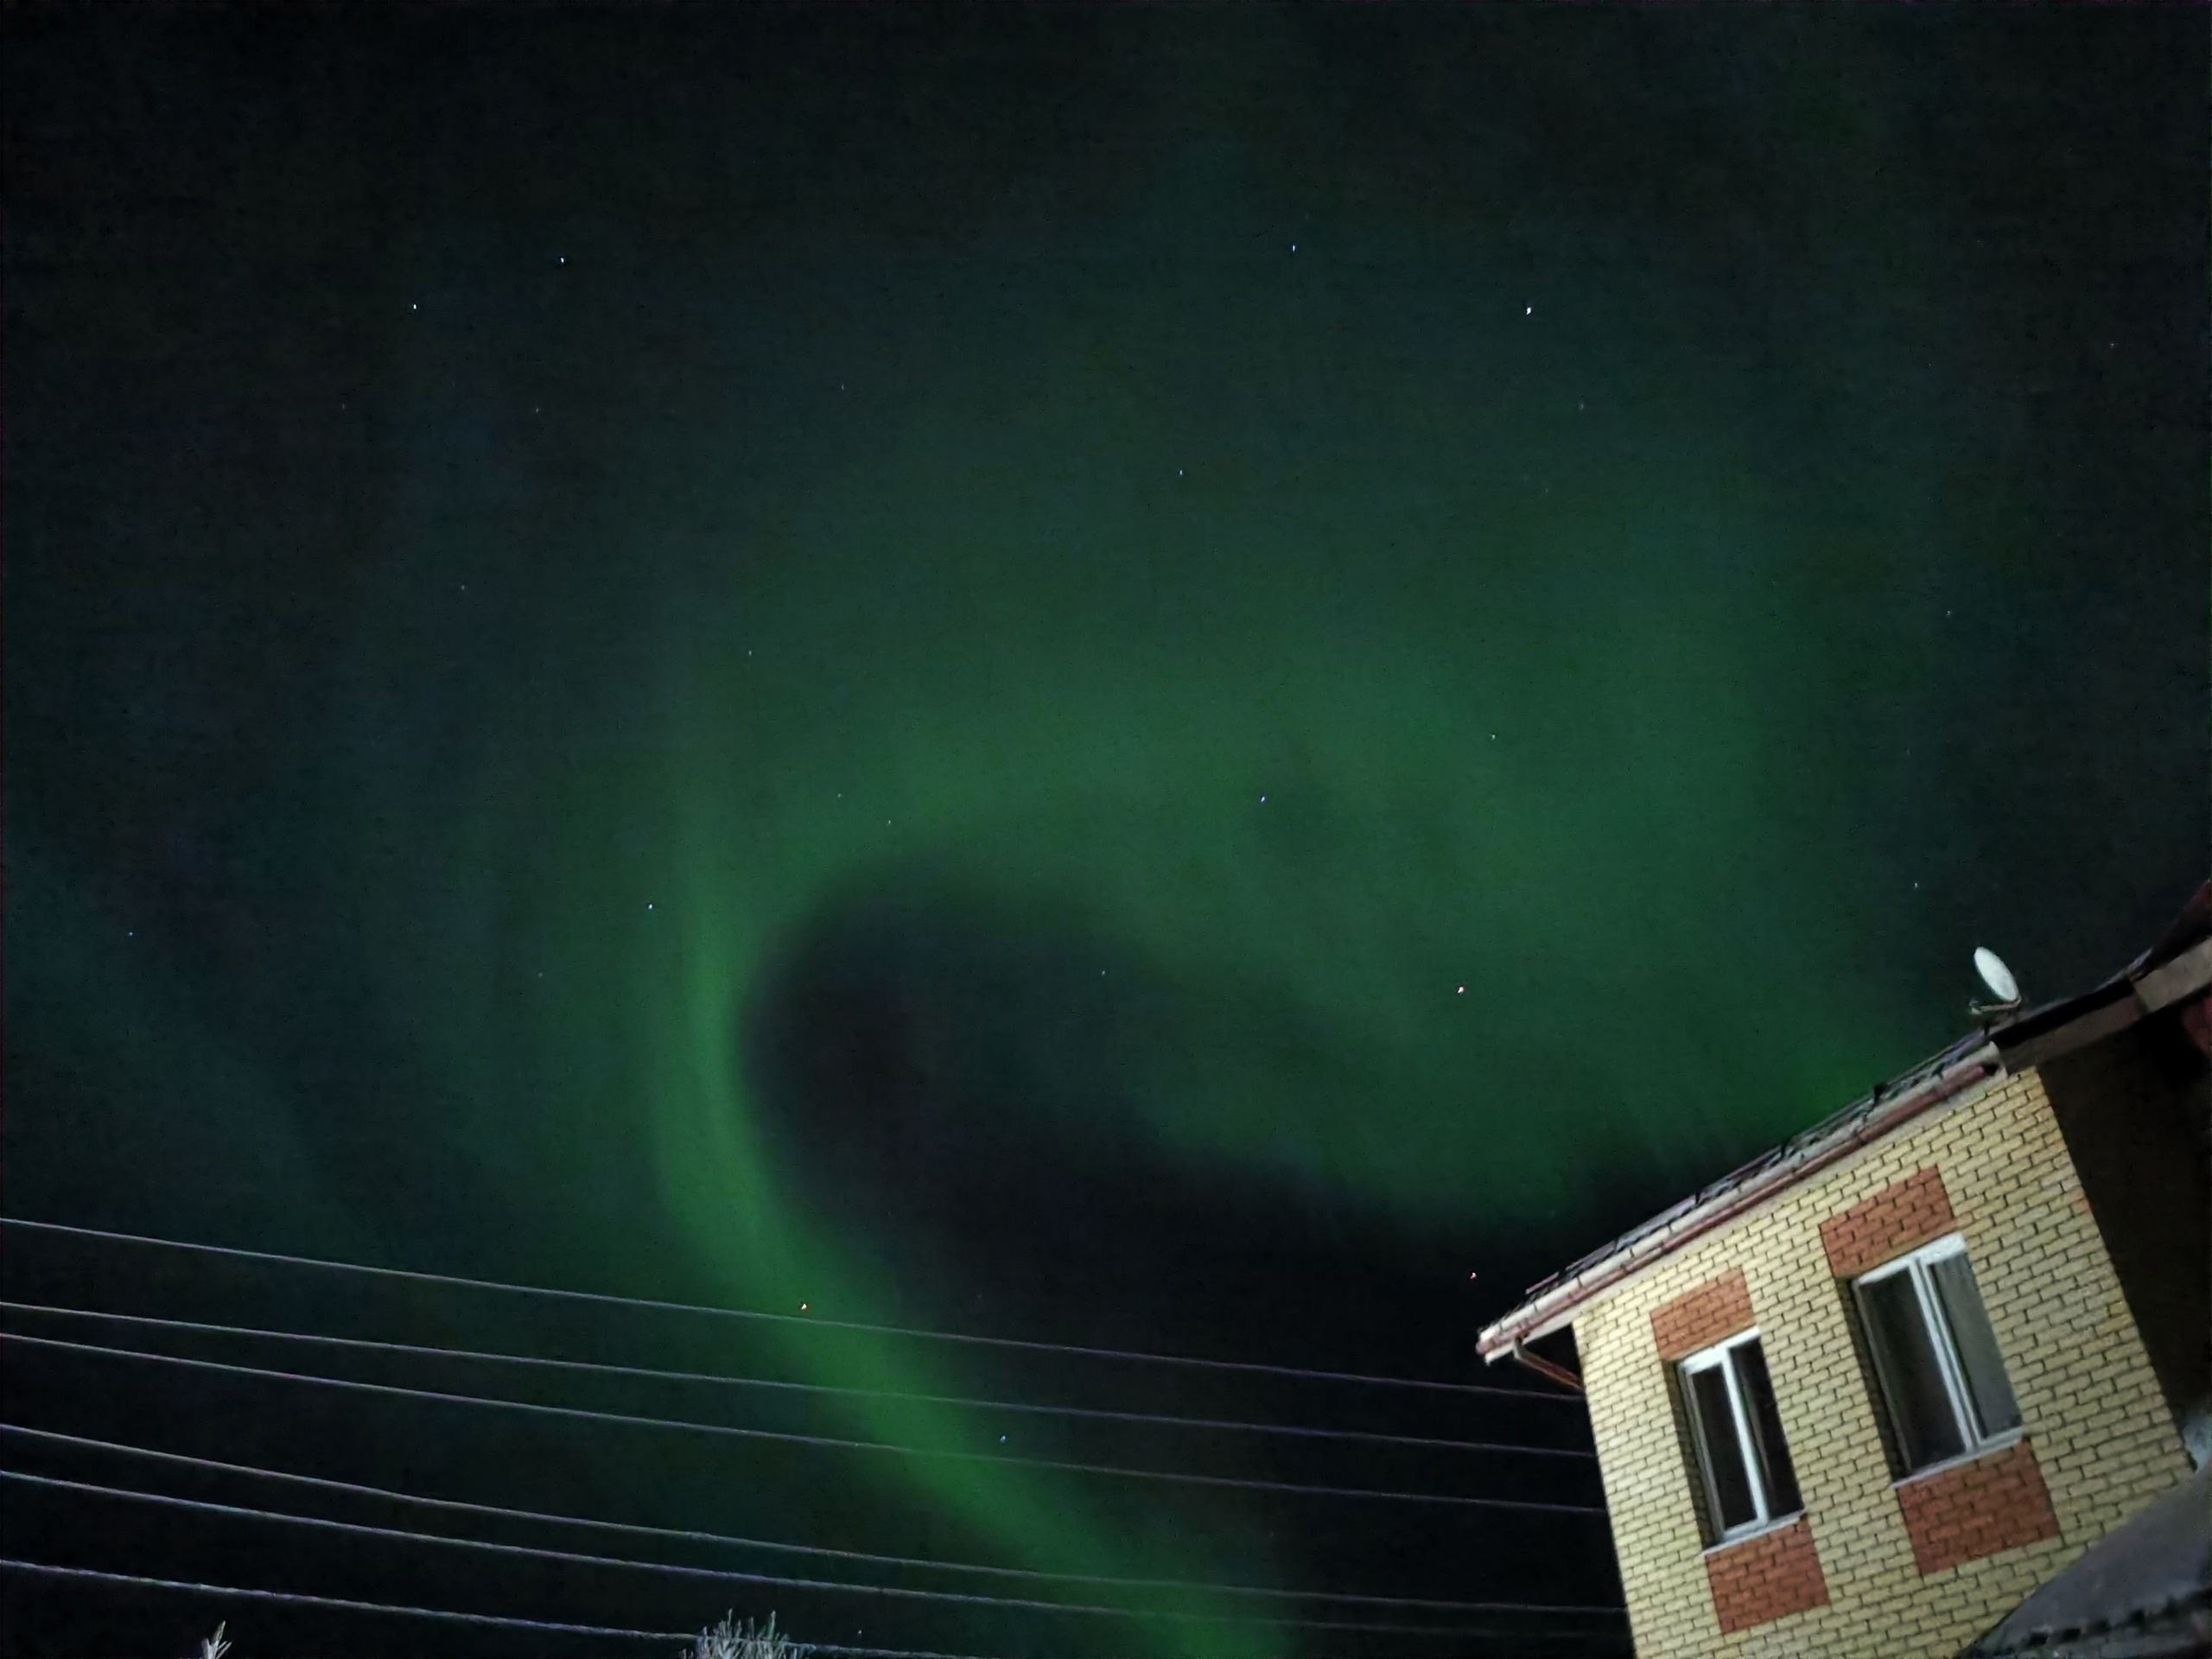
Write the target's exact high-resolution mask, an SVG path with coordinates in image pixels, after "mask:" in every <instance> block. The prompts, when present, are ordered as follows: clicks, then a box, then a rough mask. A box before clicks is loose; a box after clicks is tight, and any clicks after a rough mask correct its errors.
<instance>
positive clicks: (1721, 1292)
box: [1651, 1268, 1751, 1359]
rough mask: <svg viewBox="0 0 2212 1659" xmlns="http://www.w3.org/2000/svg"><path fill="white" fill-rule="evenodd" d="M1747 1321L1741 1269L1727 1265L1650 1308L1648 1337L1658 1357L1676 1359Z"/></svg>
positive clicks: (1746, 1290) (1707, 1345) (1748, 1310)
mask: <svg viewBox="0 0 2212 1659" xmlns="http://www.w3.org/2000/svg"><path fill="white" fill-rule="evenodd" d="M1750 1325H1751V1290H1750V1288H1749V1287H1747V1286H1746V1285H1745V1283H1744V1270H1743V1269H1742V1268H1729V1269H1728V1271H1727V1272H1726V1273H1724V1274H1721V1275H1720V1276H1719V1278H1718V1279H1714V1280H1712V1281H1709V1282H1707V1283H1706V1284H1702V1285H1700V1286H1699V1287H1697V1288H1696V1289H1695V1290H1690V1291H1685V1292H1683V1293H1682V1294H1681V1295H1680V1296H1677V1297H1675V1300H1673V1301H1671V1302H1667V1303H1664V1304H1662V1306H1658V1307H1655V1308H1653V1309H1652V1310H1651V1337H1652V1340H1654V1341H1655V1342H1656V1343H1657V1344H1659V1357H1660V1358H1662V1359H1680V1358H1681V1357H1682V1356H1683V1355H1684V1354H1694V1353H1695V1352H1697V1351H1698V1350H1699V1349H1700V1348H1710V1347H1712V1346H1713V1344H1714V1343H1716V1342H1718V1341H1719V1340H1720V1338H1723V1337H1732V1336H1734V1335H1735V1334H1736V1333H1737V1332H1738V1331H1742V1330H1746V1329H1748V1328H1749V1327H1750Z"/></svg>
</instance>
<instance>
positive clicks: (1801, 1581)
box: [1705, 1515, 1828, 1636]
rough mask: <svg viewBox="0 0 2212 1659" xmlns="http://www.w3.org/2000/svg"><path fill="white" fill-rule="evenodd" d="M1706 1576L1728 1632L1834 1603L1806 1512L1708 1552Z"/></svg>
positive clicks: (1723, 1624) (1723, 1630)
mask: <svg viewBox="0 0 2212 1659" xmlns="http://www.w3.org/2000/svg"><path fill="white" fill-rule="evenodd" d="M1705 1577H1706V1581H1707V1583H1708V1584H1710V1585H1711V1586H1713V1611H1714V1612H1716V1613H1718V1614H1719V1616H1720V1631H1721V1634H1722V1635H1724V1636H1732V1635H1733V1634H1734V1633H1735V1632H1736V1631H1738V1630H1750V1629H1751V1626H1752V1625H1754V1624H1772V1623H1773V1622H1774V1621H1775V1620H1776V1619H1777V1618H1788V1617H1789V1615H1790V1614H1792V1613H1802V1612H1803V1611H1805V1610H1806V1609H1807V1608H1808V1607H1825V1606H1827V1605H1828V1581H1827V1575H1826V1574H1824V1573H1822V1572H1821V1555H1820V1552H1819V1551H1818V1550H1816V1549H1815V1548H1813V1529H1812V1528H1811V1527H1810V1526H1809V1525H1808V1523H1807V1522H1806V1520H1805V1517H1804V1516H1802V1515H1801V1516H1798V1517H1797V1518H1796V1520H1795V1521H1793V1522H1790V1523H1789V1525H1788V1526H1786V1527H1777V1528H1776V1529H1774V1530H1773V1531H1771V1532H1763V1533H1761V1534H1759V1535H1758V1537H1756V1538H1746V1539H1745V1540H1744V1541H1743V1542H1742V1543H1740V1544H1730V1545H1729V1546H1727V1547H1726V1548H1723V1549H1716V1550H1714V1551H1713V1552H1712V1553H1711V1554H1708V1555H1707V1557H1706V1558H1705Z"/></svg>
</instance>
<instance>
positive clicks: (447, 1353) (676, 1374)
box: [0, 1301, 1598, 1460]
mask: <svg viewBox="0 0 2212 1659" xmlns="http://www.w3.org/2000/svg"><path fill="white" fill-rule="evenodd" d="M0 1308H4V1309H6V1310H8V1311H10V1312H11V1313H47V1314H53V1315H56V1316H58V1317H60V1318H64V1319H97V1320H105V1321H107V1322H109V1323H111V1324H119V1325H156V1326H159V1327H161V1328H162V1329H164V1330H170V1331H200V1332H211V1333H213V1334H217V1335H221V1336H235V1337H258V1338H264V1340H267V1341H271V1342H307V1343H317V1344H322V1345H324V1346H327V1347H334V1348H354V1349H362V1350H370V1351H379V1352H385V1353H396V1354H430V1355H436V1356H438V1357H442V1358H448V1359H473V1360H483V1361H486V1362H489V1363H497V1364H504V1365H535V1366H538V1367H541V1368H543V1369H547V1370H569V1371H591V1372H595V1373H598V1374H600V1375H602V1376H634V1377H646V1378H651V1379H653V1380H656V1381H660V1382H671V1383H715V1384H718V1385H720V1386H721V1387H725V1388H748V1389H784V1390H788V1391H791V1392H793V1393H799V1394H819V1395H842V1396H848V1397H861V1398H866V1399H874V1400H905V1401H911V1402H915V1403H918V1404H924V1405H938V1406H958V1407H962V1408H967V1409H970V1410H976V1411H1002V1412H1014V1413H1025V1414H1030V1415H1034V1416H1059V1417H1084V1418H1091V1419H1097V1420H1102V1421H1111V1422H1124V1423H1151V1424H1160V1425H1166V1426H1172V1427H1179V1428H1208V1429H1221V1430H1227V1431H1234V1432H1239V1433H1253V1434H1282V1435H1291V1436H1296V1437H1298V1438H1301V1439H1311V1440H1358V1441H1362V1442H1364V1443H1367V1444H1372V1445H1383V1446H1421V1447H1424V1448H1427V1449H1430V1450H1437V1451H1452V1452H1517V1453H1521V1454H1522V1455H1525V1456H1529V1457H1538V1458H1579V1459H1585V1460H1593V1459H1595V1458H1596V1457H1597V1455H1598V1454H1597V1453H1596V1452H1585V1451H1582V1450H1580V1449H1579V1448H1576V1447H1572V1446H1524V1445H1521V1444H1518V1443H1512V1442H1504V1441H1493V1440H1444V1439H1439V1438H1434V1437H1431V1436H1427V1435H1421V1434H1385V1433H1378V1432H1376V1431H1373V1430H1369V1429H1357V1428H1309V1427H1302V1426H1300V1425H1295V1424H1288V1423H1245V1422H1232V1421H1223V1420H1219V1419H1215V1418H1210V1417H1178V1416H1173V1415H1169V1414H1162V1413H1156V1412H1143V1411H1108V1410H1103V1409H1100V1408H1094V1407H1089V1406H1049V1405H1030V1404H1026V1403H1022V1402H1014V1401H1007V1400H971V1399H967V1398H964V1397H962V1396H960V1395H945V1394H913V1393H907V1392H903V1391H901V1390H899V1389H863V1388H852V1387H846V1386H843V1385H841V1384H836V1383H792V1382H787V1381H785V1380H784V1379H782V1378H779V1377H766V1376H722V1375H720V1374H718V1373H715V1372H711V1371H671V1370H658V1369H655V1368H653V1367H651V1366H645V1365H612V1364H607V1363H602V1362H598V1361H593V1360H582V1359H546V1358H543V1357H538V1356H537V1355H533V1354H502V1353H492V1352H486V1351H482V1350H479V1349H473V1348H445V1347H439V1346H435V1345H433V1344H422V1343H410V1342H380V1341H373V1340H371V1339H369V1338H363V1337H333V1336H324V1335H321V1334H320V1333H318V1332H302V1331H274V1330H270V1329H268V1328H267V1327H265V1326H257V1325H216V1324H212V1323H209V1322H207V1321H206V1320H200V1319H157V1318H156V1317H154V1316H153V1315H151V1314H147V1313H108V1312H105V1310H102V1309H98V1308H88V1307H59V1306H53V1305H50V1304H47V1303H41V1302H10V1301H0Z"/></svg>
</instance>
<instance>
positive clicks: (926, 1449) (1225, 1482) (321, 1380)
mask: <svg viewBox="0 0 2212 1659" xmlns="http://www.w3.org/2000/svg"><path fill="white" fill-rule="evenodd" d="M0 1342H22V1343H29V1344H33V1345H34V1346H36V1347H41V1348H59V1349H66V1350H69V1351H73V1352H77V1353H86V1354H103V1355H106V1356H109V1357H113V1358H119V1359H140V1360H149V1361H152V1362H153V1363H156V1364H162V1365H182V1366H188V1367H190V1368H191V1369H193V1370H208V1371H225V1372H228V1373H230V1374H232V1375H233V1376H259V1377H267V1378H270V1379H273V1380H276V1381H279V1382H286V1383H315V1384H317V1385H319V1386H321V1387H323V1388H331V1389H355V1390H358V1391H360V1392H363V1393H369V1394H385V1395H399V1396H404V1397H406V1398H410V1399H416V1400H442V1401H447V1402H452V1403H454V1404H460V1405H471V1406H493V1407H497V1408H499V1409H501V1410H505V1411H527V1412H534V1413H537V1414H541V1415H545V1416H555V1417H569V1418H574V1419H577V1420H580V1421H593V1422H607V1423H623V1424H627V1425H629V1426H631V1427H640V1428H671V1429H687V1430H690V1432H692V1433H699V1434H724V1435H732V1436H737V1437H741V1438H743V1439H747V1440H778V1441H781V1442H784V1443H785V1444H786V1445H792V1446H835V1447H837V1448H839V1449H841V1450H846V1451H861V1452H893V1453H896V1454H898V1455H899V1456H904V1457H916V1458H940V1459H946V1460H948V1461H952V1462H960V1463H989V1464H1000V1465H1008V1466H1014V1467H1021V1468H1029V1469H1052V1470H1058V1471H1061V1472H1063V1473H1066V1474H1082V1475H1111V1476H1119V1477H1122V1478H1126V1479H1131V1480H1159V1481H1169V1482H1173V1483H1176V1484H1183V1485H1193V1486H1224V1487H1239V1488H1243V1489H1245V1490H1248V1491H1271V1492H1295V1493H1299V1494H1301V1495H1305V1496H1309V1497H1365V1498H1376V1499H1386V1500H1390V1501H1394V1502H1398V1503H1446V1504H1454V1505H1459V1506H1462V1507H1465V1508H1471V1509H1491V1510H1528V1511H1531V1512H1538V1513H1549V1514H1560V1515H1603V1514H1605V1508H1604V1506H1603V1505H1602V1504H1594V1503H1544V1502H1541V1501H1539V1500H1537V1499H1534V1498H1516V1497H1461V1496H1459V1495H1457V1494H1451V1493H1442V1492H1399V1491H1386V1490H1383V1489H1381V1488H1374V1487H1364V1486H1320V1485H1313V1484H1305V1483H1300V1482H1294V1481H1281V1480H1255V1479H1253V1478H1249V1477H1240V1476H1233V1475H1200V1474H1192V1473H1189V1472H1187V1471H1180V1470H1167V1469H1130V1468H1125V1467H1122V1466H1121V1465H1116V1464H1104V1463H1074V1462H1068V1461H1064V1460H1062V1459H1053V1458H1025V1457H1014V1456H1010V1455H1009V1456H1001V1455H1000V1454H998V1453H996V1452H958V1451H953V1450H950V1449H941V1448H938V1447H933V1446H887V1445H884V1444H882V1443H881V1442H880V1441H875V1440H841V1439H837V1438H836V1437H833V1436H830V1435H825V1434H798V1433H790V1432H788V1431H785V1430H782V1429H770V1428H746V1427H739V1426H738V1425H735V1424H731V1423H695V1422H686V1421H680V1420H677V1419H671V1418H666V1417H640V1416H636V1415H632V1414H630V1413H627V1412H619V1411H594V1410H591V1409H588V1408H585V1407H582V1406H548V1405H541V1404H538V1403H537V1402H534V1401H526V1400H499V1399H493V1398H489V1397H486V1396H485V1395H472V1394H451V1393H448V1392H445V1391H443V1390H441V1389H410V1388H405V1387H402V1386H401V1385H399V1384H397V1383H363V1382H359V1381H357V1380H355V1379H354V1378H352V1377H338V1376H312V1375H308V1374H305V1373H302V1372H298V1371H279V1370H269V1369H266V1368H264V1367H262V1366H258V1365H236V1364H231V1363H226V1362H225V1361H222V1360H213V1359H194V1358H188V1357H185V1356H184V1355H181V1354H154V1353H144V1352H142V1351H138V1350H137V1349H133V1348H114V1347H109V1346H107V1345H105V1344H100V1343H92V1342H68V1341H65V1340H63V1339H62V1338H59V1337H33V1336H27V1335H25V1334H24V1333H22V1332H19V1331H0Z"/></svg>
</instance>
